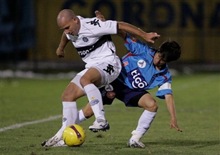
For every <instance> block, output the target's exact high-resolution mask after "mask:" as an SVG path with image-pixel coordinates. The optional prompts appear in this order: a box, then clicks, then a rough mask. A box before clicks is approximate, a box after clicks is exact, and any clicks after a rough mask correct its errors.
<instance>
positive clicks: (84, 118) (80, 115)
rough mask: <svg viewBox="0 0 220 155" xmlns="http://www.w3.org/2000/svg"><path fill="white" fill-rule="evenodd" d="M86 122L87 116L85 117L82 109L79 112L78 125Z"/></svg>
mask: <svg viewBox="0 0 220 155" xmlns="http://www.w3.org/2000/svg"><path fill="white" fill-rule="evenodd" d="M85 120H86V117H85V115H84V113H83V111H82V109H80V110H79V111H78V119H77V121H76V124H80V123H82V122H83V121H85Z"/></svg>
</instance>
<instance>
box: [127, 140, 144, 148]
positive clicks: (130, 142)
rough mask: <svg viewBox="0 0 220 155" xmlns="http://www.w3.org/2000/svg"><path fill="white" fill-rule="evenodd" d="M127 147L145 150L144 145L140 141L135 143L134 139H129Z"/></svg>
mask: <svg viewBox="0 0 220 155" xmlns="http://www.w3.org/2000/svg"><path fill="white" fill-rule="evenodd" d="M128 147H132V148H145V145H144V144H143V143H142V142H140V141H137V140H135V139H130V140H129V141H128Z"/></svg>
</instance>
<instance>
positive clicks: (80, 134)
mask: <svg viewBox="0 0 220 155" xmlns="http://www.w3.org/2000/svg"><path fill="white" fill-rule="evenodd" d="M85 139H86V134H85V130H84V129H83V127H81V126H80V125H78V124H73V125H70V126H68V127H66V128H65V130H64V132H63V140H64V142H65V144H66V145H67V146H80V145H82V144H83V143H84V142H85Z"/></svg>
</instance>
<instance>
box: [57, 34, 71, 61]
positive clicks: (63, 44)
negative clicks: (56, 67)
mask: <svg viewBox="0 0 220 155" xmlns="http://www.w3.org/2000/svg"><path fill="white" fill-rule="evenodd" d="M68 42H69V40H68V39H67V37H66V34H65V33H63V34H62V36H61V40H60V43H59V46H58V47H57V50H56V54H57V56H58V57H60V58H62V57H64V54H65V52H64V49H65V47H66V45H67V43H68Z"/></svg>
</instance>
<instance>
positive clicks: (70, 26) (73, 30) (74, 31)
mask: <svg viewBox="0 0 220 155" xmlns="http://www.w3.org/2000/svg"><path fill="white" fill-rule="evenodd" d="M79 28H80V26H79V20H78V18H73V19H71V20H70V21H68V22H66V23H65V24H64V25H63V27H62V28H61V29H63V30H64V33H65V34H70V35H78V33H79Z"/></svg>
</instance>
